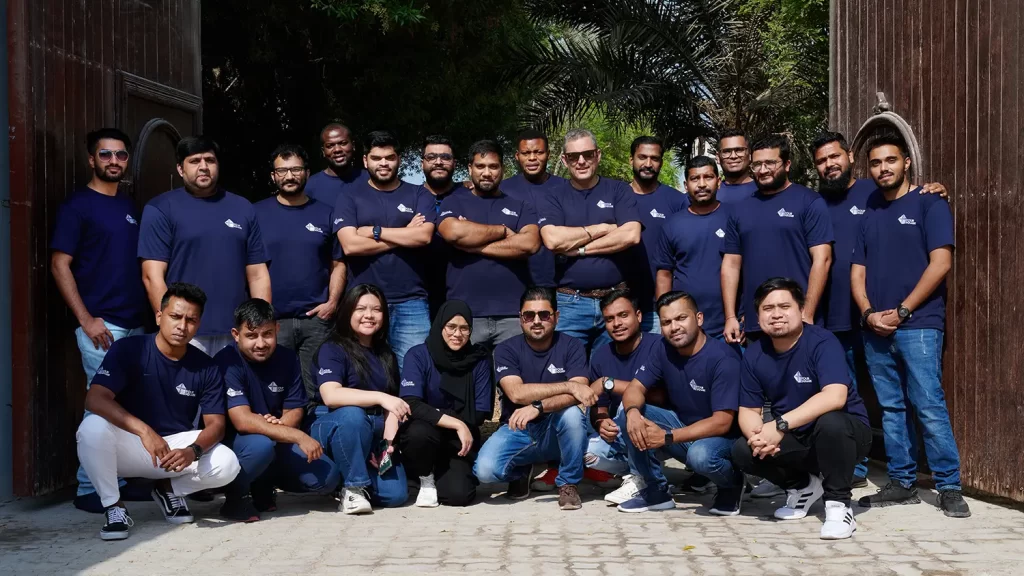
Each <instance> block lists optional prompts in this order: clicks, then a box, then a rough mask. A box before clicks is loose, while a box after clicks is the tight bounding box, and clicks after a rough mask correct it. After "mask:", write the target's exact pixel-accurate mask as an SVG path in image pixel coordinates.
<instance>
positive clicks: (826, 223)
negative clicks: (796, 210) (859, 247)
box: [803, 198, 836, 248]
mask: <svg viewBox="0 0 1024 576" xmlns="http://www.w3.org/2000/svg"><path fill="white" fill-rule="evenodd" d="M803 227H804V238H805V239H806V241H807V247H808V248H812V247H814V246H820V245H822V244H831V243H832V242H833V241H834V240H835V239H836V237H835V235H834V234H833V232H832V217H831V216H830V215H829V213H828V206H827V205H826V204H825V200H824V199H822V198H815V199H814V200H812V201H811V203H810V204H808V205H807V209H806V210H804V213H803Z"/></svg>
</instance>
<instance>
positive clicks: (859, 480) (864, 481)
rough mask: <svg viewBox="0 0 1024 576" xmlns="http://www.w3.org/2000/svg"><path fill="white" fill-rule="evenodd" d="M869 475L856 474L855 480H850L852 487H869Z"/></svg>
mask: <svg viewBox="0 0 1024 576" xmlns="http://www.w3.org/2000/svg"><path fill="white" fill-rule="evenodd" d="M867 486H868V477H867V476H857V475H854V477H853V481H852V482H850V488H867Z"/></svg>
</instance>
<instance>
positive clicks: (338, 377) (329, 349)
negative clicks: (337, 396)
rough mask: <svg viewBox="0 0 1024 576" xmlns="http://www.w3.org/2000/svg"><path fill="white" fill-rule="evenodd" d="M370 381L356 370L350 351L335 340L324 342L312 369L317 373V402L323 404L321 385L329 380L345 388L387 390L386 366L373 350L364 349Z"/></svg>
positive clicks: (374, 390) (371, 390)
mask: <svg viewBox="0 0 1024 576" xmlns="http://www.w3.org/2000/svg"><path fill="white" fill-rule="evenodd" d="M364 352H365V356H366V361H367V368H369V374H368V375H367V376H368V378H369V382H363V380H362V379H360V378H359V373H358V372H357V371H356V365H355V364H354V363H353V362H352V360H351V358H349V356H348V353H347V352H345V350H344V349H343V348H342V347H341V346H340V345H338V344H336V343H334V342H324V343H323V345H321V346H320V349H319V350H317V352H316V357H315V358H314V359H313V367H312V371H313V372H314V373H315V374H316V398H315V400H316V402H317V403H318V404H323V400H322V399H321V397H320V387H321V386H323V385H324V384H326V383H328V382H337V383H339V384H341V385H342V386H344V387H345V388H355V389H357V390H368V391H370V392H387V388H388V378H387V375H386V374H385V373H384V366H383V365H382V364H381V363H380V360H378V359H377V356H375V355H374V354H373V353H372V352H370V351H369V350H368V349H367V350H364Z"/></svg>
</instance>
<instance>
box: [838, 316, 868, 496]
mask: <svg viewBox="0 0 1024 576" xmlns="http://www.w3.org/2000/svg"><path fill="white" fill-rule="evenodd" d="M835 335H836V338H838V339H839V343H840V344H842V345H843V351H844V352H846V371H847V372H849V373H850V382H851V383H853V389H854V390H857V352H859V351H863V349H864V339H863V338H861V335H860V332H857V331H855V330H848V331H845V332H835ZM867 464H868V459H867V458H865V459H864V460H862V461H860V462H858V463H857V465H856V466H854V468H853V475H854V476H857V477H859V478H867V476H868V466H867Z"/></svg>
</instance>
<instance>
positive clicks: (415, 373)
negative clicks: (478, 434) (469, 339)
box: [398, 344, 494, 414]
mask: <svg viewBox="0 0 1024 576" xmlns="http://www.w3.org/2000/svg"><path fill="white" fill-rule="evenodd" d="M473 386H474V391H475V393H476V394H475V398H476V402H475V403H474V407H475V408H476V411H477V412H478V413H481V414H491V413H493V412H494V375H493V373H492V372H491V360H490V358H481V359H480V361H479V362H477V363H476V366H474V367H473ZM398 394H399V396H401V397H402V398H406V397H415V398H419V399H420V400H423V401H424V402H426V403H427V404H430V405H431V406H433V407H434V408H440V409H442V410H452V409H454V408H455V405H454V402H453V400H452V398H451V397H450V396H449V395H448V393H446V392H445V391H444V390H442V389H441V373H440V372H438V371H437V368H435V367H434V360H433V359H432V358H431V357H430V352H429V351H428V350H427V345H426V344H417V345H415V346H413V347H412V348H410V349H409V351H408V352H406V353H405V361H404V363H403V364H402V386H401V388H400V389H399V391H398Z"/></svg>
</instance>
